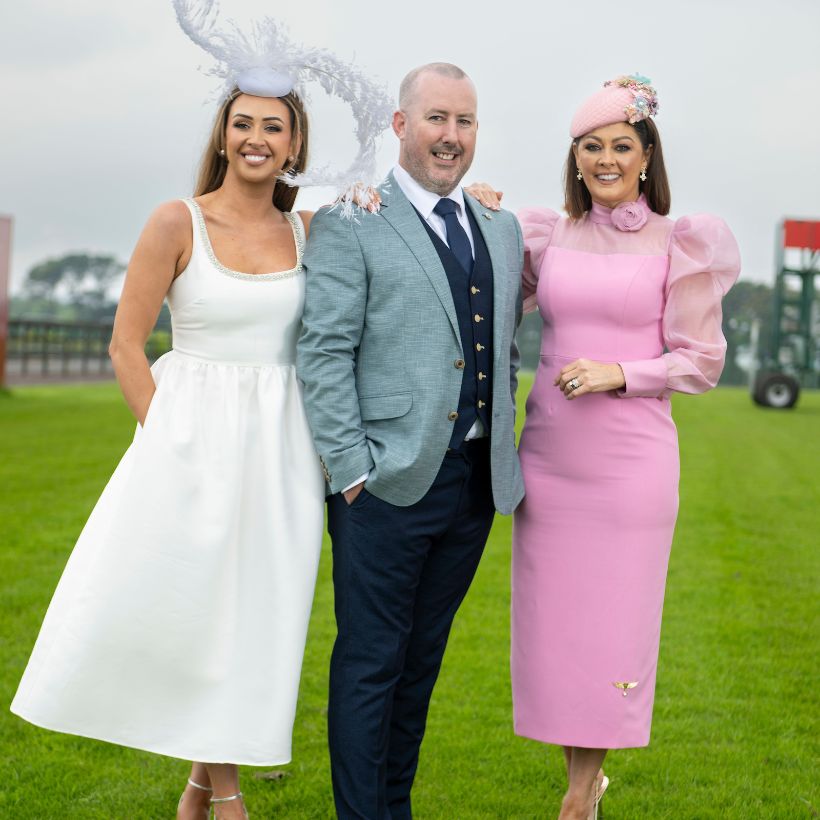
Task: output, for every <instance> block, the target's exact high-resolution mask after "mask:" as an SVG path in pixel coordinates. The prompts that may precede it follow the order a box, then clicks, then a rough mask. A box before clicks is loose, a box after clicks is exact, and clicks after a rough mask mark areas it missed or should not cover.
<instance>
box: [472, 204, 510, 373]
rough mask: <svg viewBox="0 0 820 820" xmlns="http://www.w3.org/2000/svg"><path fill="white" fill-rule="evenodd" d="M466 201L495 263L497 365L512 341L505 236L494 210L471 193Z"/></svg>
mask: <svg viewBox="0 0 820 820" xmlns="http://www.w3.org/2000/svg"><path fill="white" fill-rule="evenodd" d="M464 201H465V202H466V203H467V207H468V208H469V209H470V210H471V211H472V213H473V216H474V217H475V221H476V224H477V225H478V229H479V231H481V235H482V236H483V237H484V243H485V244H486V246H487V252H488V253H489V254H490V261H491V262H492V263H493V359H494V362H493V365H497V364H498V362H499V360H500V359H499V357H500V356H501V349H502V347H503V346H504V345H507V346H509V343H510V339H509V328H508V327H507V322H506V320H505V316H506V309H505V307H506V304H507V298H508V293H509V277H508V274H507V260H506V254H505V253H504V248H503V247H502V243H503V237H502V236H501V235H500V234H499V232H498V229H497V227H496V220H494V219H493V212H492V211H489V210H487V208H485V207H483V206H482V205H480V204H479V203H478V201H477V200H475V199H473V197H471V196H470V195H469V194H464Z"/></svg>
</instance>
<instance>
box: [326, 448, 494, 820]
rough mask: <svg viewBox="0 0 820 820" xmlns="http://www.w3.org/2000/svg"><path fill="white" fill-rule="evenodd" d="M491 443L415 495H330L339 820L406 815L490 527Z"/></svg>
mask: <svg viewBox="0 0 820 820" xmlns="http://www.w3.org/2000/svg"><path fill="white" fill-rule="evenodd" d="M489 455H490V454H489V442H488V439H479V440H478V441H475V442H466V443H464V444H463V445H462V446H461V447H460V448H459V449H458V450H451V451H448V453H447V455H446V457H445V458H444V461H443V463H442V465H441V468H440V470H439V473H438V475H437V477H436V480H435V482H434V483H433V486H432V487H431V488H430V490H429V491H428V492H427V494H426V495H425V496H424V498H422V499H421V500H420V501H419V502H418V503H416V504H413V505H412V506H410V507H395V506H393V505H392V504H388V503H387V502H385V501H382V500H381V499H379V498H377V497H376V496H373V495H371V494H370V493H368V492H367V490H364V489H363V490H362V491H361V493H360V494H359V495H358V496H357V498H356V499H355V501H354V502H353V504H351V505H350V506H348V504H347V502H346V501H345V499H344V496H342V495H341V494H337V495H333V496H331V497H330V498H329V499H328V530H329V532H330V535H331V538H332V540H333V584H334V589H335V608H336V624H337V628H338V636H337V638H336V643H335V645H334V647H333V655H332V658H331V662H330V699H329V704H328V740H329V744H330V761H331V771H332V777H333V794H334V799H335V801H336V811H337V813H338V815H339V817H340V818H342V820H349V819H350V818H358V819H359V820H400V819H401V820H404V819H405V818H410V817H411V816H412V813H411V807H410V789H411V786H412V785H413V778H414V777H415V774H416V767H417V766H418V758H419V747H420V745H421V740H422V737H423V736H424V728H425V724H426V721H427V710H428V706H429V703H430V696H431V694H432V692H433V686H434V684H435V682H436V678H437V677H438V673H439V669H440V667H441V661H442V658H443V656H444V649H445V646H446V644H447V637H448V635H449V633H450V627H451V625H452V623H453V618H454V616H455V614H456V610H457V609H458V607H459V605H460V604H461V602H462V600H463V599H464V596H465V595H466V593H467V589H468V588H469V586H470V583H471V582H472V580H473V576H474V575H475V571H476V568H477V567H478V562H479V560H480V558H481V554H482V552H483V551H484V544H485V543H486V541H487V536H488V535H489V532H490V527H491V525H492V520H493V514H494V507H493V499H492V490H491V486H490V458H489Z"/></svg>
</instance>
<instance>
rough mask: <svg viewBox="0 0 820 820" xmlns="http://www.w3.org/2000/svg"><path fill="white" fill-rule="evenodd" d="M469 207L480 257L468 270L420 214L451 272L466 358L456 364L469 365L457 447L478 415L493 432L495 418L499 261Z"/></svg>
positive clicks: (460, 406) (476, 254) (460, 401)
mask: <svg viewBox="0 0 820 820" xmlns="http://www.w3.org/2000/svg"><path fill="white" fill-rule="evenodd" d="M466 210H467V218H468V219H469V221H470V229H471V231H472V234H473V246H474V257H475V259H474V262H473V271H472V273H471V274H468V273H466V272H465V270H464V268H462V267H461V265H460V264H459V262H458V260H457V259H456V257H455V255H454V254H453V253H452V251H451V250H450V249H449V248H448V247H447V244H446V243H445V242H442V240H441V239H440V238H439V236H438V234H437V233H436V232H435V231H434V230H433V229H432V228H431V227H430V226H429V225H428V224H427V222H426V221H425V220H424V218H423V217H422V216H421V214H419V219H421V224H422V225H424V227H425V228H426V230H427V233H428V234H430V238H431V239H432V241H433V246H434V247H435V249H436V251H437V252H438V255H439V258H440V259H441V264H442V265H443V266H444V271H445V273H446V274H447V280H448V281H449V283H450V292H451V293H452V295H453V304H454V305H455V308H456V316H457V317H458V330H459V335H460V336H461V349H462V351H463V358H461V359H456V361H455V362H453V364H452V365H451V366H455V367H456V368H457V369H459V370H462V371H463V372H462V380H461V393H460V395H459V399H458V418H457V419H456V423H455V425H454V429H453V435H452V437H451V439H450V446H451V447H458V446H459V445H460V444H461V443H462V442H463V441H464V437H465V436H466V435H467V433H468V432H469V430H470V428H471V427H472V426H473V424H474V423H475V420H476V419H477V418H480V419H481V423H482V424H483V425H484V432H485V433H486V434H487V435H489V434H490V425H491V420H492V401H491V399H492V378H493V371H492V367H493V264H492V261H491V260H490V254H489V251H488V250H487V245H486V244H485V242H484V237H483V236H482V235H481V231H480V230H479V228H478V224H477V223H476V221H475V218H474V217H473V214H472V212H471V211H470V209H469V208H467V209H466ZM416 213H418V211H416Z"/></svg>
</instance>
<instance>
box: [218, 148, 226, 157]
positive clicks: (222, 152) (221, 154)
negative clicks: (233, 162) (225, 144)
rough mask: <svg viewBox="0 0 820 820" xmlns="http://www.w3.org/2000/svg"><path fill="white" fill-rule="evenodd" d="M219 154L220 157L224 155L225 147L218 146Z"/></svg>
mask: <svg viewBox="0 0 820 820" xmlns="http://www.w3.org/2000/svg"><path fill="white" fill-rule="evenodd" d="M219 156H220V157H224V156H225V149H224V148H220V149H219Z"/></svg>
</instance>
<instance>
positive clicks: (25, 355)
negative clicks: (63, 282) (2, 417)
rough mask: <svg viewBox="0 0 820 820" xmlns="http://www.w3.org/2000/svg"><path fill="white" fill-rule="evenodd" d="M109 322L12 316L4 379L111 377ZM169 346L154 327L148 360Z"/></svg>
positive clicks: (112, 373)
mask: <svg viewBox="0 0 820 820" xmlns="http://www.w3.org/2000/svg"><path fill="white" fill-rule="evenodd" d="M111 329H112V325H111V323H110V322H54V321H46V320H40V319H12V320H10V321H9V333H8V340H7V343H6V379H7V381H9V382H14V381H22V382H31V381H34V380H40V379H42V380H44V381H50V380H52V379H57V380H72V379H77V380H82V379H100V378H103V379H105V378H109V379H110V378H113V377H114V369H113V367H112V366H111V359H109V357H108V346H109V344H110V343H111ZM169 348H170V335H169V334H168V333H167V332H164V331H155V332H154V333H153V334H152V335H151V338H150V339H149V341H148V344H147V345H146V346H145V352H146V355H147V356H148V358H149V360H151V361H153V360H154V359H157V358H159V356H161V355H162V354H163V353H165V352H166V351H167V350H168V349H169Z"/></svg>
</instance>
